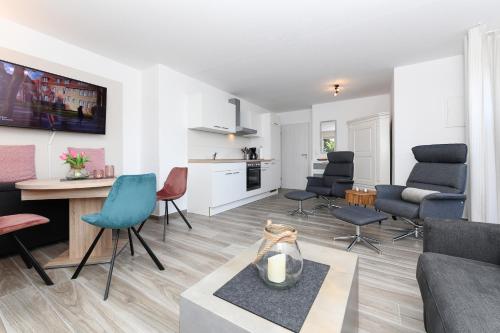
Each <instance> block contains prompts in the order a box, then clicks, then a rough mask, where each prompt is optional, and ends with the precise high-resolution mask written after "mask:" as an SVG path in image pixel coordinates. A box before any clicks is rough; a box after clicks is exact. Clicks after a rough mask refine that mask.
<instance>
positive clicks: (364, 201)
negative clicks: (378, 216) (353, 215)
mask: <svg viewBox="0 0 500 333" xmlns="http://www.w3.org/2000/svg"><path fill="white" fill-rule="evenodd" d="M376 197H377V191H374V190H370V191H368V192H363V191H356V190H346V191H345V200H346V201H347V203H348V204H349V206H350V205H354V206H364V207H366V206H373V205H374V204H375V198H376Z"/></svg>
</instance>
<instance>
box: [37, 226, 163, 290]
mask: <svg viewBox="0 0 500 333" xmlns="http://www.w3.org/2000/svg"><path fill="white" fill-rule="evenodd" d="M145 222H146V221H144V222H143V223H142V224H141V226H140V227H139V229H140V228H141V227H142V225H144V223H145ZM131 229H132V231H133V233H134V234H135V236H136V237H137V239H138V240H139V241H140V242H141V244H142V246H144V249H146V251H147V252H148V254H149V256H150V257H151V259H153V261H154V263H155V264H156V266H158V269H160V270H161V271H163V270H165V268H164V267H163V265H162V264H161V262H160V261H159V260H158V258H157V257H156V255H155V254H154V253H153V251H152V250H151V248H150V247H149V246H148V244H146V241H144V239H143V238H142V237H141V235H139V232H138V231H137V230H135V228H134V227H130V228H128V229H127V231H128V239H129V244H130V253H131V255H134V245H133V242H132V234H131V232H130V230H131ZM114 230H116V237H115V239H114V240H113V255H112V256H111V262H110V266H109V272H108V280H107V282H106V290H105V291H104V300H107V299H108V296H109V289H110V287H111V279H112V277H113V268H114V266H115V259H116V257H117V253H116V252H117V249H118V241H119V240H120V229H114ZM103 232H104V228H101V230H99V233H98V234H97V236H96V238H95V239H94V241H93V242H92V245H90V247H89V249H88V251H87V253H86V254H85V256H84V257H83V259H82V261H81V262H80V264H79V265H78V268H77V269H76V271H75V273H74V274H73V276H72V277H71V278H72V279H76V278H77V277H78V275H79V274H80V272H81V270H82V269H83V266H85V263H86V262H87V260H88V259H89V257H90V255H91V254H92V251H93V250H94V248H95V246H96V244H97V242H98V241H99V239H100V238H101V236H102V233H103ZM33 260H34V259H33ZM33 265H35V268H36V262H35V261H33ZM37 271H38V269H37ZM42 271H43V270H42ZM43 273H44V274H45V272H43ZM39 274H40V272H39ZM40 276H42V275H41V274H40ZM48 278H49V277H48V276H47V279H48ZM44 280H45V279H44ZM49 280H50V279H49ZM50 282H52V281H50ZM47 284H48V283H47ZM51 284H52V283H51Z"/></svg>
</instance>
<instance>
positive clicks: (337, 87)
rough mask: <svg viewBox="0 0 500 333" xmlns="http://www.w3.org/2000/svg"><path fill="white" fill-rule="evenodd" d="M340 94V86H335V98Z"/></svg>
mask: <svg viewBox="0 0 500 333" xmlns="http://www.w3.org/2000/svg"><path fill="white" fill-rule="evenodd" d="M339 93H340V84H334V85H333V96H337V95H338V94H339Z"/></svg>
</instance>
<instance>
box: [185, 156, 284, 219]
mask: <svg viewBox="0 0 500 333" xmlns="http://www.w3.org/2000/svg"><path fill="white" fill-rule="evenodd" d="M273 162H274V161H263V162H262V163H261V171H262V172H261V188H259V189H255V190H251V191H247V186H246V185H247V184H246V170H247V169H246V167H247V164H246V162H243V161H242V162H228V163H219V162H215V163H211V162H206V163H205V162H203V163H189V165H188V168H189V171H188V173H189V176H188V191H187V198H188V203H187V206H188V212H190V213H196V214H201V215H205V216H212V215H215V214H218V213H220V212H223V211H226V210H228V209H232V208H235V207H238V206H241V205H244V204H247V203H250V202H252V201H255V200H259V199H263V198H265V197H268V196H271V195H274V194H275V193H276V192H270V191H271V190H274V189H277V188H278V187H279V185H277V184H278V182H279V176H278V178H277V177H276V171H275V170H278V171H279V166H277V164H273Z"/></svg>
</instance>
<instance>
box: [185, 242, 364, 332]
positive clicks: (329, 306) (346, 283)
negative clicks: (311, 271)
mask: <svg viewBox="0 0 500 333" xmlns="http://www.w3.org/2000/svg"><path fill="white" fill-rule="evenodd" d="M259 245H260V241H259V242H257V243H255V244H254V245H252V246H250V247H249V248H248V249H246V250H244V251H243V252H242V253H241V254H239V255H237V256H236V257H235V258H233V259H231V260H230V261H229V262H227V263H226V264H225V265H223V266H222V267H220V268H218V269H217V270H216V271H214V272H212V273H211V274H209V275H207V276H206V277H205V278H203V279H202V280H201V281H199V282H198V283H197V284H195V285H194V286H192V287H191V288H189V289H188V290H186V291H185V292H184V293H182V295H181V303H180V332H181V333H195V332H206V333H226V332H227V333H240V332H241V333H243V332H265V333H273V332H290V331H289V330H287V329H286V328H283V327H281V326H279V325H276V324H274V323H272V322H270V321H268V320H266V319H264V318H261V317H259V316H257V315H254V314H253V313H251V312H248V311H246V310H244V309H241V308H239V307H237V306H236V305H233V304H231V303H229V302H226V301H224V300H222V299H220V298H218V297H216V296H213V293H214V292H215V291H216V290H218V289H219V288H220V287H222V286H223V285H224V284H225V283H226V282H227V281H229V280H230V279H231V278H233V277H234V276H235V275H236V274H237V273H239V272H240V271H241V270H242V269H244V268H245V267H246V266H247V265H248V264H249V263H250V262H252V260H253V259H254V258H255V255H256V253H257V249H258V247H259ZM299 247H300V250H301V252H302V256H303V257H304V259H308V260H312V261H317V262H320V263H323V264H327V265H330V270H329V272H328V274H327V276H326V278H325V281H324V282H323V285H322V286H321V289H320V291H319V293H318V296H317V297H316V300H315V301H314V303H313V305H312V307H311V310H310V311H309V314H308V316H307V318H306V321H305V322H304V325H303V326H302V329H301V331H300V332H301V333H306V332H311V333H313V332H314V333H319V332H357V331H358V256H357V255H356V254H353V253H348V252H344V251H339V250H335V249H331V248H327V247H323V246H318V245H314V244H310V243H306V242H301V241H300V238H299Z"/></svg>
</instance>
